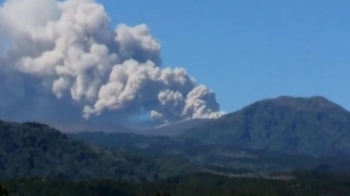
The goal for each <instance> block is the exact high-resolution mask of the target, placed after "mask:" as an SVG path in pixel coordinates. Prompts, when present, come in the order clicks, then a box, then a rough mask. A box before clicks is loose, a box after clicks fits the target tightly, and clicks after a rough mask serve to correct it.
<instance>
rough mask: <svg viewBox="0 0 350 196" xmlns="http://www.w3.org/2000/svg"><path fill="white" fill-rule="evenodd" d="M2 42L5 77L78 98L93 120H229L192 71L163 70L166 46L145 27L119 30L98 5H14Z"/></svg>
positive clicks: (2, 23)
mask: <svg viewBox="0 0 350 196" xmlns="http://www.w3.org/2000/svg"><path fill="white" fill-rule="evenodd" d="M0 40H6V43H7V44H6V46H5V47H3V48H2V50H1V51H2V52H1V53H2V56H3V57H2V58H1V60H0V62H2V64H1V65H0V68H1V69H2V70H3V71H4V72H5V71H7V72H12V73H17V74H20V75H24V76H26V77H30V78H34V79H35V81H40V82H35V83H33V84H30V85H41V86H42V88H45V89H47V90H49V91H52V93H54V95H55V97H56V98H57V99H70V100H72V101H74V102H75V103H77V104H78V105H79V106H80V107H81V108H82V111H83V116H84V117H85V118H89V117H90V116H91V115H99V114H101V113H103V112H104V111H107V110H109V111H116V112H120V113H123V112H125V113H128V114H130V115H132V114H137V113H139V112H140V111H144V110H146V111H148V112H149V113H150V115H151V116H152V117H153V118H154V119H156V120H160V121H164V122H171V121H176V120H181V119H191V118H218V117H220V116H221V115H223V112H221V111H220V106H219V104H218V102H217V100H216V98H215V93H214V92H213V91H212V90H210V89H208V88H207V87H206V86H204V85H197V84H196V80H195V79H194V78H193V77H192V76H190V75H189V74H188V73H187V71H186V70H185V69H183V68H175V69H171V68H161V57H160V52H161V44H160V43H159V41H158V40H157V39H156V38H154V37H153V36H152V35H151V33H150V30H149V28H148V27H147V26H146V25H145V24H140V25H137V26H134V27H130V26H127V25H125V24H120V25H118V26H117V27H116V29H115V30H114V31H112V30H111V27H110V18H109V16H108V14H107V13H106V11H105V9H104V7H103V6H102V5H101V4H98V3H97V2H95V1H94V0H67V1H55V0H7V1H5V2H4V3H3V5H2V6H1V7H0ZM4 62H5V63H4ZM9 80H10V78H9ZM0 101H1V100H0Z"/></svg>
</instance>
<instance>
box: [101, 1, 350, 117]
mask: <svg viewBox="0 0 350 196" xmlns="http://www.w3.org/2000/svg"><path fill="white" fill-rule="evenodd" d="M99 2H100V3H102V4H103V5H104V6H105V8H106V10H107V12H108V13H109V14H110V16H111V18H112V23H114V24H115V25H117V24H118V23H121V22H122V23H126V24H129V25H136V24H140V23H145V24H147V26H148V27H149V28H150V29H151V31H152V34H153V35H155V37H157V38H158V39H159V41H160V42H161V43H162V47H163V48H162V59H163V62H164V63H163V64H164V66H182V67H185V68H186V69H187V70H188V72H189V73H191V74H192V75H193V76H194V77H195V78H196V79H197V80H198V81H199V82H201V83H204V84H206V85H207V86H208V87H209V88H211V89H213V90H214V91H215V92H216V95H217V99H218V101H219V103H220V104H221V108H222V109H223V110H225V111H228V112H231V111H235V110H237V109H240V108H241V107H243V106H245V105H247V104H250V103H252V102H254V101H257V100H259V99H265V98H273V97H278V96H281V95H290V96H302V97H304V96H306V97H308V96H314V95H320V96H325V97H326V98H328V99H330V100H332V101H334V102H336V103H338V104H340V105H342V106H343V107H345V108H347V109H350V102H349V97H350V88H349V85H348V84H349V83H350V76H349V73H350V25H349V18H350V12H349V10H350V1H345V0H336V1H325V0H310V1H303V0H294V1H277V0H275V1H273V0H266V1H252V0H244V1H242V0H240V1H237V0H232V1H211V0H210V1H201V0H191V1H184V0H177V1H171V0H168V1H159V0H149V1H136V0H118V1H110V0H99Z"/></svg>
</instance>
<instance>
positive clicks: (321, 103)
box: [246, 96, 345, 111]
mask: <svg viewBox="0 0 350 196" xmlns="http://www.w3.org/2000/svg"><path fill="white" fill-rule="evenodd" d="M254 104H259V105H260V104H262V105H274V106H277V107H291V108H293V109H295V110H314V111H319V110H345V109H344V108H342V107H341V106H339V105H338V104H336V103H333V102H332V101H330V100H328V99H327V98H325V97H322V96H313V97H292V96H280V97H277V98H274V99H265V100H261V101H258V102H256V103H254ZM254 104H253V105H254ZM249 107H250V106H248V107H246V108H249Z"/></svg>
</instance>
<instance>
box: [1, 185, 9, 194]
mask: <svg viewBox="0 0 350 196" xmlns="http://www.w3.org/2000/svg"><path fill="white" fill-rule="evenodd" d="M0 196H9V191H8V190H7V189H6V187H5V186H4V185H2V184H0Z"/></svg>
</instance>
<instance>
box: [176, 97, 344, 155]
mask: <svg viewBox="0 0 350 196" xmlns="http://www.w3.org/2000/svg"><path fill="white" fill-rule="evenodd" d="M180 138H181V139H184V140H186V139H195V140H199V141H201V142H204V143H209V144H229V145H235V146H237V147H242V148H249V149H264V150H269V151H279V152H286V153H290V154H303V155H311V156H315V157H329V156H337V157H340V156H343V155H350V112H349V111H347V110H345V109H344V108H342V107H341V106H339V105H337V104H335V103H332V102H331V101H329V100H327V99H326V98H323V97H318V96H316V97H311V98H295V97H286V96H283V97H278V98H276V99H267V100H262V101H258V102H256V103H253V104H251V105H249V106H247V107H244V108H243V109H241V110H239V111H237V112H234V113H231V114H228V115H225V116H223V117H221V118H219V119H217V120H215V121H211V122H208V123H206V124H205V125H201V126H197V127H195V128H192V129H189V130H187V131H186V132H184V133H183V134H182V135H181V136H180Z"/></svg>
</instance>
